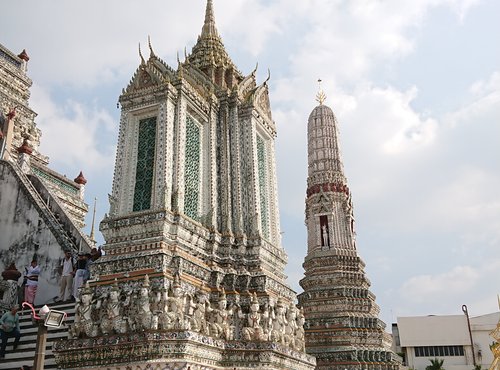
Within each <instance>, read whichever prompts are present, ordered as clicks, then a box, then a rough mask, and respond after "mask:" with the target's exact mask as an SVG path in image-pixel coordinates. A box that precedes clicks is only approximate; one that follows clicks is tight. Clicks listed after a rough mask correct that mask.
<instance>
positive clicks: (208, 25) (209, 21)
mask: <svg viewBox="0 0 500 370" xmlns="http://www.w3.org/2000/svg"><path fill="white" fill-rule="evenodd" d="M201 37H202V38H203V37H219V33H218V32H217V28H216V27H215V16H214V6H213V2H212V0H207V8H206V10H205V23H203V28H202V29H201Z"/></svg>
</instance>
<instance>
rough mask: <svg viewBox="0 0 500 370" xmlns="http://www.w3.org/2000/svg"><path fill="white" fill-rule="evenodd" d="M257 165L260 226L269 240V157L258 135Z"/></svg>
mask: <svg viewBox="0 0 500 370" xmlns="http://www.w3.org/2000/svg"><path fill="white" fill-rule="evenodd" d="M257 164H258V171H259V193H260V224H261V227H262V233H263V235H264V236H265V237H266V238H269V200H268V191H267V178H266V174H267V156H266V146H265V142H264V139H262V138H261V137H260V136H258V135H257Z"/></svg>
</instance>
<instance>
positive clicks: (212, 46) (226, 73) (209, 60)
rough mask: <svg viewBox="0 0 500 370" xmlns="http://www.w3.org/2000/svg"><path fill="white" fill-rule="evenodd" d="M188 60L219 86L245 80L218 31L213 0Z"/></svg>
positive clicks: (207, 9) (231, 84)
mask: <svg viewBox="0 0 500 370" xmlns="http://www.w3.org/2000/svg"><path fill="white" fill-rule="evenodd" d="M187 61H188V63H189V64H190V65H192V66H194V67H196V68H198V69H200V70H201V71H202V72H203V73H205V74H206V75H207V77H208V78H209V80H211V81H212V82H215V84H217V85H219V86H222V87H227V88H231V87H232V86H233V85H234V83H235V82H236V81H241V80H243V76H242V75H241V73H240V72H239V71H238V69H237V68H236V66H235V65H234V63H233V62H232V60H231V58H230V57H229V55H228V54H227V52H226V49H225V48H224V44H223V43H222V38H221V37H220V35H219V32H217V27H216V26H215V16H214V7H213V1H212V0H207V8H206V10H205V22H204V23H203V27H202V29H201V34H200V36H198V41H197V42H196V44H195V45H194V46H193V49H192V51H191V54H190V55H189V56H188V57H187Z"/></svg>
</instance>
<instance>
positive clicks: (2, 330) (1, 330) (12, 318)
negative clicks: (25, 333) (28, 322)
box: [0, 304, 21, 358]
mask: <svg viewBox="0 0 500 370" xmlns="http://www.w3.org/2000/svg"><path fill="white" fill-rule="evenodd" d="M18 309H19V306H18V305H17V304H16V305H14V306H12V307H11V309H10V311H7V312H6V313H4V314H3V316H2V318H0V336H1V339H2V344H1V347H0V358H4V357H5V349H6V348H7V341H8V340H9V338H12V337H14V338H15V339H14V350H15V349H16V348H17V345H18V344H19V339H20V338H21V330H20V328H19V315H18V314H17V310H18Z"/></svg>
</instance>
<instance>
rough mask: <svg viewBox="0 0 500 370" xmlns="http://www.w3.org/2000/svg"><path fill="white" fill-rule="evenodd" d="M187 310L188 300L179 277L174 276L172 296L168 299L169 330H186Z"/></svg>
mask: <svg viewBox="0 0 500 370" xmlns="http://www.w3.org/2000/svg"><path fill="white" fill-rule="evenodd" d="M185 309H186V299H185V296H184V294H183V292H182V288H181V284H180V278H179V275H177V274H176V275H175V276H174V281H173V283H172V296H170V297H168V309H167V316H168V321H170V327H169V328H168V329H176V330H185V329H186V327H187V326H186V322H185V318H184V311H185Z"/></svg>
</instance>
